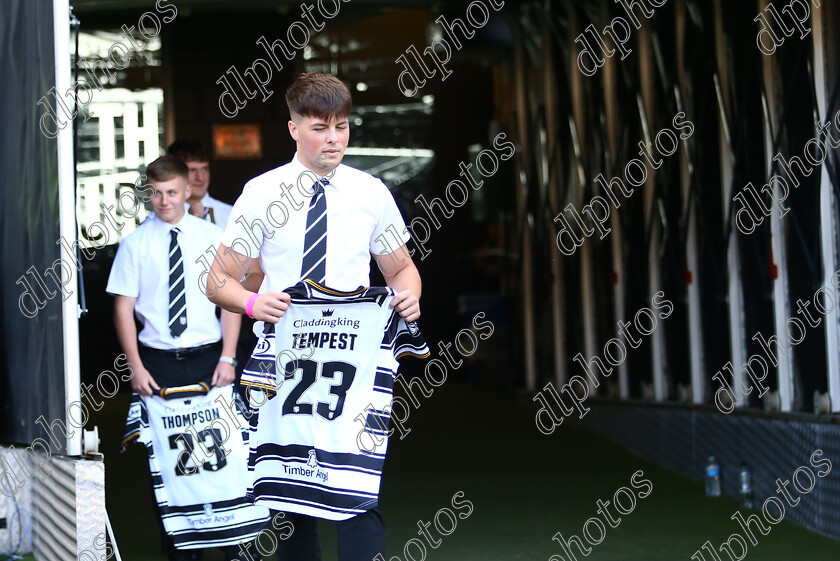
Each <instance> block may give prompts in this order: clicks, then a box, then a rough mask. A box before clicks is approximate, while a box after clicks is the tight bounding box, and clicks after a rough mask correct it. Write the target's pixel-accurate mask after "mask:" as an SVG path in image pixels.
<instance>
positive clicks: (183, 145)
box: [166, 138, 210, 162]
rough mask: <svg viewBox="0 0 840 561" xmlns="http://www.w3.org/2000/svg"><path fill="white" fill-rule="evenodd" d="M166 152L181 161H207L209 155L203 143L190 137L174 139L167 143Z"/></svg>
mask: <svg viewBox="0 0 840 561" xmlns="http://www.w3.org/2000/svg"><path fill="white" fill-rule="evenodd" d="M166 153H167V154H169V155H170V156H175V157H176V158H178V159H179V160H181V161H182V162H209V161H210V156H209V154H208V153H207V150H206V149H205V148H204V145H203V144H202V143H200V142H199V141H197V140H193V139H192V138H184V139H182V140H176V141H175V142H173V143H172V144H170V145H169V148H167V149H166Z"/></svg>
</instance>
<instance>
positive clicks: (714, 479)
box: [706, 456, 720, 497]
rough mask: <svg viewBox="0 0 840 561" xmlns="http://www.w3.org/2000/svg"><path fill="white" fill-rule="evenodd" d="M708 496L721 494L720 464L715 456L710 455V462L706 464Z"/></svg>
mask: <svg viewBox="0 0 840 561" xmlns="http://www.w3.org/2000/svg"><path fill="white" fill-rule="evenodd" d="M706 496H707V497H719V496H720V466H719V465H718V463H717V461H716V460H715V457H714V456H709V463H708V464H706Z"/></svg>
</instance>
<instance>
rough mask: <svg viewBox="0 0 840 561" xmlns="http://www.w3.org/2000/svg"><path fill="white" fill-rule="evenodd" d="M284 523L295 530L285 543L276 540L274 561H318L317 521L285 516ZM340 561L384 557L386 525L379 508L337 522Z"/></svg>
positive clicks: (308, 517) (308, 518)
mask: <svg viewBox="0 0 840 561" xmlns="http://www.w3.org/2000/svg"><path fill="white" fill-rule="evenodd" d="M285 514H286V516H285V518H284V520H287V521H289V522H291V523H292V524H293V525H294V527H295V529H294V532H292V535H291V536H289V537H288V538H287V539H285V540H278V547H277V561H321V546H320V544H319V543H318V527H317V526H316V524H315V521H316V519H315V518H313V517H311V516H305V515H303V514H294V513H289V512H287V513H285ZM336 527H337V529H338V559H339V561H372V560H373V558H374V557H376V556H377V555H378V554H380V553H381V554H382V556H383V557H384V556H385V523H384V522H383V521H382V515H381V514H380V513H379V509H378V508H372V509H370V510H368V511H366V512H363V513H362V514H359V515H356V516H354V517H353V518H350V519H348V520H341V521H339V522H336Z"/></svg>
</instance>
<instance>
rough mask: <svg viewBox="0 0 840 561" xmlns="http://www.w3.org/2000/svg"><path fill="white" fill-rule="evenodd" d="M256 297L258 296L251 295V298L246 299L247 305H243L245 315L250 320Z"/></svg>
mask: <svg viewBox="0 0 840 561" xmlns="http://www.w3.org/2000/svg"><path fill="white" fill-rule="evenodd" d="M258 296H259V294H256V293H254V294H251V297H250V298H248V303H247V304H245V315H247V316H248V317H249V318H251V319H253V318H254V302H256V301H257V297H258Z"/></svg>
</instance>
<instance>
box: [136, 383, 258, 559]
mask: <svg viewBox="0 0 840 561" xmlns="http://www.w3.org/2000/svg"><path fill="white" fill-rule="evenodd" d="M208 390H209V391H208ZM241 405H242V404H241V401H240V400H238V396H236V393H235V390H234V389H233V385H229V386H224V387H214V388H212V389H210V388H209V387H208V386H207V385H206V384H203V383H202V384H196V385H194V386H185V387H183V388H170V389H169V390H167V391H166V392H165V393H164V397H159V396H156V395H153V396H150V397H147V396H140V395H137V394H136V393H135V394H134V395H133V398H132V401H131V405H130V407H129V412H128V418H127V420H126V433H125V438H124V439H123V448H125V446H126V445H127V444H128V443H130V442H132V441H136V442H139V443H142V444H144V445H145V446H146V450H147V451H148V455H149V469H150V471H151V475H152V484H153V485H154V491H155V499H156V500H157V503H158V506H159V507H160V512H161V516H162V519H163V527H164V529H165V530H166V533H167V534H168V535H169V536H171V537H172V540H173V542H174V544H175V547H176V548H178V549H198V548H207V547H215V546H229V545H236V544H238V543H240V542H242V541H250V540H252V539H254V538H255V537H256V536H257V534H258V533H259V532H260V531H261V530H262V529H263V528H264V527H265V526H266V524H268V522H269V520H270V516H269V511H268V509H266V508H265V507H262V506H256V505H254V504H252V503H251V502H250V501H248V500H247V499H246V498H245V492H246V487H247V479H248V471H247V459H248V434H249V432H248V428H247V421H246V419H245V416H244V415H243V411H242V410H240V408H241Z"/></svg>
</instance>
